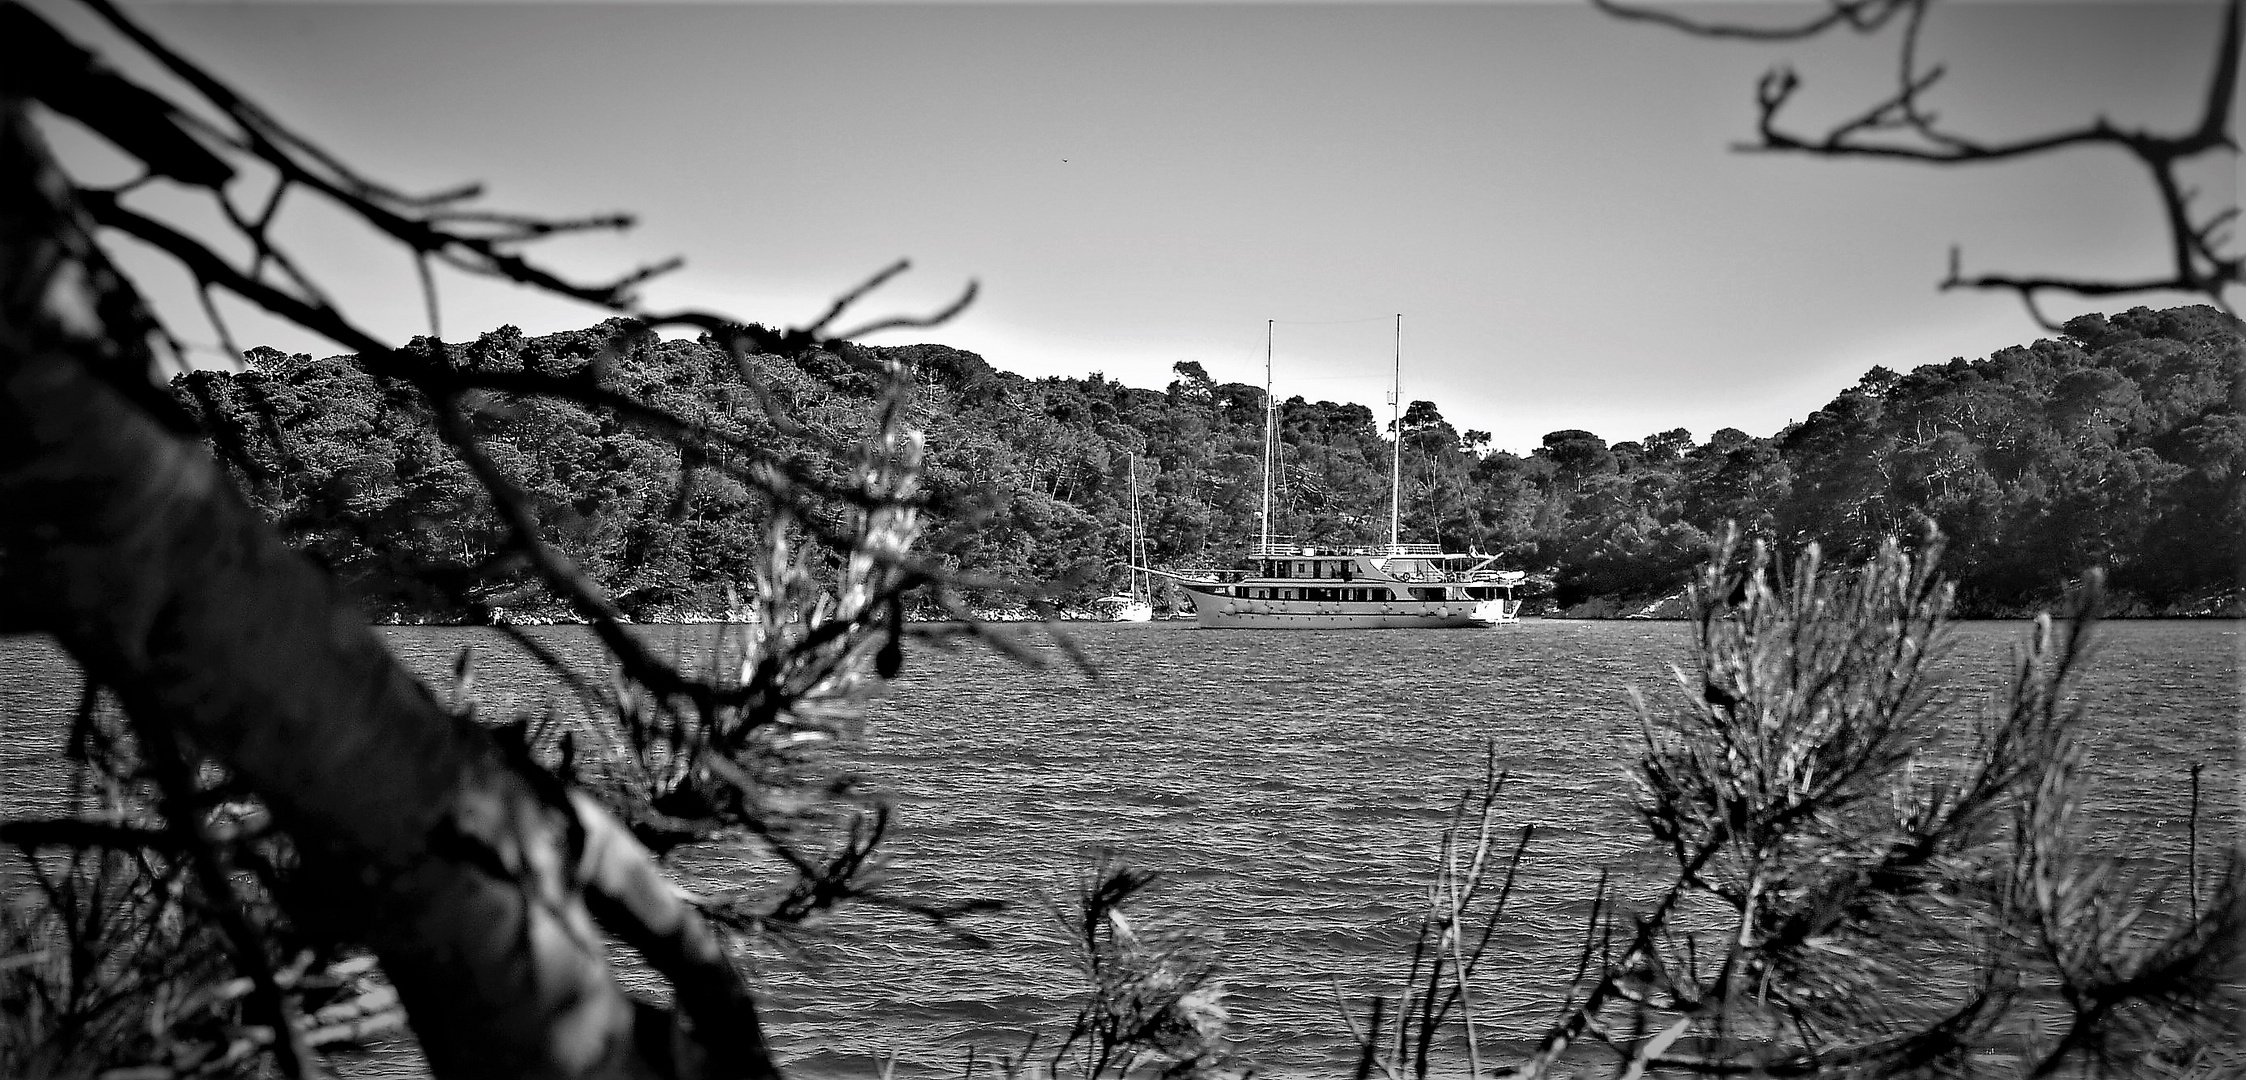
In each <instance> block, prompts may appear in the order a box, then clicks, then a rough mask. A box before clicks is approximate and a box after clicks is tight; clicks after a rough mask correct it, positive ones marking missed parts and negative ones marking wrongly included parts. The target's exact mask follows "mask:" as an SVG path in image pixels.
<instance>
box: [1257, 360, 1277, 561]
mask: <svg viewBox="0 0 2246 1080" xmlns="http://www.w3.org/2000/svg"><path fill="white" fill-rule="evenodd" d="M1275 321H1276V320H1273V319H1265V320H1264V321H1263V545H1262V547H1261V549H1260V550H1261V551H1263V552H1265V553H1269V552H1270V550H1271V435H1272V432H1271V418H1272V413H1273V411H1274V410H1273V409H1272V408H1271V327H1272V324H1273V323H1274V322H1275Z"/></svg>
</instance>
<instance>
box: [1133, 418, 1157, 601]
mask: <svg viewBox="0 0 2246 1080" xmlns="http://www.w3.org/2000/svg"><path fill="white" fill-rule="evenodd" d="M1128 460H1129V461H1130V464H1131V579H1130V586H1131V599H1133V600H1136V599H1138V598H1139V561H1140V556H1141V554H1142V553H1141V552H1140V551H1139V527H1140V526H1139V457H1138V455H1137V454H1132V455H1130V457H1129V458H1128ZM1148 584H1150V585H1151V584H1153V583H1152V582H1149V583H1148Z"/></svg>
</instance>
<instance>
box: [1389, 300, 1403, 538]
mask: <svg viewBox="0 0 2246 1080" xmlns="http://www.w3.org/2000/svg"><path fill="white" fill-rule="evenodd" d="M1388 416H1389V420H1388V427H1389V430H1391V431H1394V432H1395V433H1396V441H1395V443H1394V444H1393V446H1392V448H1391V449H1390V451H1389V455H1388V551H1389V553H1390V554H1395V553H1396V552H1399V551H1401V550H1403V547H1402V544H1403V536H1402V533H1401V524H1402V520H1403V509H1404V316H1403V313H1402V312H1398V313H1397V315H1396V382H1395V385H1394V387H1392V388H1391V389H1390V390H1389V391H1388Z"/></svg>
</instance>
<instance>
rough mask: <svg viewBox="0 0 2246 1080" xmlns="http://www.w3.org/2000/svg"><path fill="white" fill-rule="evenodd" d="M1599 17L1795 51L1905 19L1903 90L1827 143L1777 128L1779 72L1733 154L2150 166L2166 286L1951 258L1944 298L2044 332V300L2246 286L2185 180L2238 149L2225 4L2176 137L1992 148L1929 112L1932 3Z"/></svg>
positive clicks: (1847, 0) (2219, 292) (1784, 92)
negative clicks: (1772, 23) (2065, 153)
mask: <svg viewBox="0 0 2246 1080" xmlns="http://www.w3.org/2000/svg"><path fill="white" fill-rule="evenodd" d="M1593 3H1594V5H1595V6H1597V7H1598V8H1599V9H1601V10H1603V11H1605V12H1607V13H1609V14H1611V15H1614V16H1616V17H1619V18H1623V19H1630V20H1635V21H1642V22H1650V23H1654V24H1657V25H1661V26H1666V27H1669V28H1672V29H1676V30H1680V31H1683V32H1685V33H1688V34H1692V35H1695V36H1701V37H1712V38H1735V39H1744V40H1753V41H1766V42H1771V41H1797V40H1802V39H1806V38H1810V37H1815V36H1817V35H1819V34H1822V33H1825V32H1826V31H1829V30H1832V29H1834V28H1836V27H1840V26H1847V27H1848V28H1850V29H1852V30H1855V31H1857V32H1861V33H1869V32H1873V31H1877V30H1880V29H1882V28H1884V27H1885V26H1886V25H1887V24H1888V23H1889V22H1891V21H1892V20H1893V19H1894V18H1895V16H1897V15H1902V16H1903V17H1904V18H1903V27H1902V30H1901V31H1900V33H1899V34H1898V43H1897V61H1898V63H1897V72H1896V80H1895V89H1894V90H1893V92H1892V93H1890V94H1889V95H1888V96H1887V97H1885V98H1882V99H1880V100H1879V101H1877V102H1875V103H1873V104H1872V105H1870V106H1869V107H1867V108H1865V109H1863V110H1860V111H1858V112H1857V113H1855V114H1853V115H1851V116H1849V117H1847V118H1844V119H1842V120H1839V121H1836V122H1834V123H1833V124H1831V125H1830V126H1828V127H1826V128H1824V129H1823V130H1821V131H1813V132H1804V131H1800V130H1798V129H1795V128H1792V127H1790V126H1788V125H1787V124H1786V123H1785V122H1784V121H1783V119H1782V118H1781V113H1783V112H1784V111H1785V109H1786V107H1787V106H1788V105H1789V104H1790V103H1792V101H1793V100H1794V96H1795V94H1796V93H1797V92H1798V91H1799V90H1800V89H1801V86H1802V81H1801V79H1800V77H1799V76H1798V75H1796V74H1795V73H1794V71H1793V69H1792V68H1790V67H1786V66H1780V67H1777V68H1773V69H1772V70H1771V71H1770V72H1768V73H1767V74H1765V75H1764V76H1763V77H1762V78H1761V79H1760V80H1759V81H1758V82H1757V84H1756V88H1755V103H1756V109H1757V115H1756V118H1755V131H1756V140H1755V141H1753V142H1750V143H1746V144H1743V145H1741V146H1739V147H1737V149H1741V150H1746V151H1756V152H1774V153H1796V154H1807V155H1811V156H1819V157H1836V158H1838V157H1847V158H1869V159H1884V160H1890V161H1908V162H1918V163H1922V164H1930V165H1965V164H1981V163H1998V162H2006V161H2018V160H2022V159H2026V158H2031V157H2039V156H2042V155H2047V154H2051V153H2054V152H2057V151H2061V150H2066V149H2072V148H2077V147H2093V148H2104V149H2108V150H2111V151H2114V152H2118V153H2120V154H2123V155H2125V156H2126V157H2128V158H2130V159H2131V160H2134V161H2135V162H2137V163H2138V164H2140V165H2142V166H2143V167H2144V168H2145V169H2146V171H2147V173H2148V174H2149V178H2150V180H2151V182H2152V187H2153V196H2154V200H2155V202H2156V205H2157V207H2158V209H2159V212H2160V215H2161V220H2162V227H2163V229H2164V231H2165V233H2166V238H2167V245H2166V247H2167V249H2168V255H2167V264H2168V265H2167V269H2166V271H2165V272H2164V274H2162V275H2157V276H2142V277H2134V278H2119V277H2078V276H2064V275H2044V274H2006V273H1986V274H1976V275H1968V274H1965V273H1964V272H1962V270H1961V269H1960V265H1959V256H1958V254H1957V252H1956V251H1955V249H1953V250H1952V252H1951V257H1950V269H1949V273H1948V275H1947V276H1946V277H1945V278H1944V279H1943V280H1942V282H1941V288H1943V289H1944V290H1948V289H1979V290H1997V291H2003V292H2010V293H2013V294H2015V295H2016V296H2018V297H2019V299H2020V300H2021V302H2022V303H2023V304H2024V305H2025V306H2026V307H2027V309H2028V312H2029V314H2030V315H2032V316H2033V317H2034V318H2035V320H2036V321H2037V322H2038V323H2039V324H2041V325H2043V326H2044V327H2045V328H2047V329H2051V330H2058V329H2060V327H2058V326H2057V325H2055V324H2054V323H2052V322H2051V320H2049V319H2048V318H2046V317H2045V316H2044V315H2043V313H2042V310H2041V308H2040V307H2039V305H2038V304H2037V302H2036V301H2037V296H2038V295H2039V294H2043V293H2064V294H2069V295H2074V296H2115V295H2127V294H2136V293H2148V292H2164V291H2176V292H2186V293H2194V294H2197V295H2201V296H2205V297H2207V298H2208V300H2210V301H2211V302H2213V303H2214V304H2215V305H2217V306H2218V307H2220V308H2222V309H2223V310H2224V311H2226V312H2227V311H2232V310H2233V309H2232V307H2231V305H2230V303H2229V299H2228V296H2227V293H2228V291H2229V290H2230V289H2231V288H2232V287H2233V286H2236V285H2238V284H2240V283H2241V282H2246V256H2242V255H2241V254H2239V253H2238V252H2236V251H2235V250H2233V249H2232V248H2231V247H2230V245H2229V243H2228V240H2229V238H2228V237H2227V236H2224V237H2218V236H2217V235H2216V233H2217V231H2218V229H2219V228H2220V226H2222V225H2223V224H2224V223H2227V222H2228V221H2229V220H2230V219H2231V218H2232V217H2234V216H2235V215H2236V213H2237V208H2236V207H2225V208H2222V209H2220V210H2217V211H2216V212H2214V213H2213V214H2210V215H2207V216H2206V217H2205V218H2203V219H2200V220H2195V219H2194V217H2193V212H2192V209H2191V197H2190V194H2189V192H2187V191H2186V189H2185V188H2184V187H2183V185H2182V183H2181V181H2180V178H2179V169H2180V168H2181V167H2182V166H2183V165H2184V164H2185V163H2187V162H2190V161H2193V160H2196V159H2198V158H2200V157H2202V156H2204V155H2208V154H2214V153H2220V152H2232V153H2235V152H2236V151H2237V149H2238V144H2237V141H2236V139H2235V138H2234V136H2233V135H2232V132H2231V122H2232V117H2231V107H2232V106H2231V101H2232V98H2233V97H2234V96H2235V95H2236V91H2237V86H2238V77H2239V61H2240V7H2241V3H2240V0H2229V2H2227V3H2225V4H2224V7H2223V15H2222V25H2221V29H2220V31H2219V32H2218V33H2217V35H2216V37H2215V49H2214V57H2213V66H2212V68H2211V69H2210V70H2209V72H2208V77H2207V88H2206V92H2205V94H2204V97H2203V104H2202V106H2201V108H2200V112H2199V115H2198V117H2197V118H2196V119H2194V120H2193V121H2192V123H2191V124H2190V125H2189V126H2186V127H2183V128H2180V129H2178V130H2176V131H2174V132H2172V133H2168V134H2162V133H2158V132H2155V131H2152V130H2125V129H2123V128H2120V127H2117V126H2115V125H2113V124H2112V123H2110V122H2108V121H2107V120H2106V119H2105V118H2103V117H2099V118H2096V119H2094V120H2091V121H2089V122H2087V123H2085V124H2082V125H2079V126H2076V127H2072V128H2064V129H2060V130H2057V131H2051V132H2045V133H2042V134H2037V135H2030V136H2023V137H2019V138H2012V139H1996V140H1989V139H1983V138H1976V137H1973V136H1969V135H1967V134H1964V133H1962V132H1959V131H1956V130H1953V129H1950V128H1948V127H1945V126H1943V125H1942V124H1941V123H1940V122H1939V120H1938V119H1937V118H1936V116H1935V114H1934V113H1933V111H1931V110H1930V109H1928V108H1927V106H1926V100H1925V99H1926V96H1927V94H1928V92H1929V91H1931V90H1932V89H1933V88H1934V87H1935V86H1936V85H1937V84H1938V83H1939V81H1940V80H1941V78H1942V74H1943V71H1942V69H1941V68H1940V67H1934V68H1930V69H1927V70H1924V71H1921V70H1920V69H1919V66H1918V52H1919V38H1920V34H1921V33H1922V30H1923V27H1924V22H1925V16H1926V12H1927V11H1928V9H1929V8H1930V6H1931V4H1932V0H1834V2H1832V3H1831V4H1830V5H1829V7H1828V8H1827V10H1826V11H1824V12H1823V13H1822V14H1820V15H1818V16H1815V17H1813V18H1810V19H1808V20H1805V21H1801V22H1797V23H1793V24H1790V25H1785V26H1777V27H1761V26H1753V25H1746V24H1738V23H1730V22H1711V21H1702V20H1697V19H1692V18H1688V17H1686V16H1683V15H1679V14H1676V13H1674V12H1672V11H1669V10H1666V9H1662V8H1651V7H1641V6H1637V5H1632V4H1621V3H1615V2H1613V0H1593Z"/></svg>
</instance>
